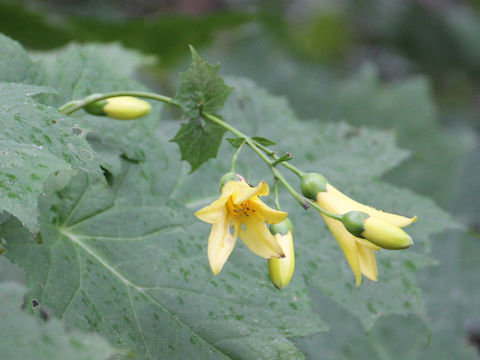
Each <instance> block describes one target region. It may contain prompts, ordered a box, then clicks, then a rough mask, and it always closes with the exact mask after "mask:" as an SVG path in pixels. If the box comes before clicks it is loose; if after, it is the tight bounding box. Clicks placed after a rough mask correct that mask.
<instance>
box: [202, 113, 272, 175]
mask: <svg viewBox="0 0 480 360" xmlns="http://www.w3.org/2000/svg"><path fill="white" fill-rule="evenodd" d="M202 115H203V116H204V117H206V118H207V119H208V120H210V121H213V122H214V123H216V124H217V125H220V126H221V127H223V128H224V129H225V130H228V131H230V132H231V133H232V134H233V135H235V136H237V137H239V138H244V139H245V143H246V144H247V145H248V146H250V148H251V149H252V150H253V151H255V152H256V153H257V155H258V156H260V158H261V159H262V160H263V161H264V162H265V163H267V165H268V166H270V164H271V162H270V159H269V158H268V157H267V156H266V155H265V154H264V153H263V152H262V151H261V150H260V149H259V148H258V147H257V145H256V144H255V142H254V141H253V140H252V139H250V137H249V136H247V135H245V134H244V133H242V132H241V131H240V130H237V129H235V128H234V127H233V126H231V125H230V124H227V123H226V122H225V121H223V120H222V119H219V118H218V117H216V116H215V115H212V114H209V113H207V112H202Z"/></svg>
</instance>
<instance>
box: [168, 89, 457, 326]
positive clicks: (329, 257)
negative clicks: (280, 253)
mask: <svg viewBox="0 0 480 360" xmlns="http://www.w3.org/2000/svg"><path fill="white" fill-rule="evenodd" d="M228 81H229V83H231V84H233V85H234V86H235V92H234V93H233V94H232V97H231V98H230V99H229V100H228V102H227V104H226V107H225V110H224V112H223V115H224V117H225V118H226V119H228V121H229V122H231V123H232V124H233V126H237V127H238V128H240V130H243V131H244V132H245V133H249V134H252V133H253V134H255V133H261V134H269V136H270V137H272V138H274V139H279V140H280V141H278V142H279V146H278V147H276V148H275V149H280V151H289V152H291V153H292V154H293V156H294V159H293V160H292V161H291V162H292V163H293V164H294V165H297V166H299V167H300V168H301V169H302V170H306V171H316V172H321V173H323V174H324V175H325V176H326V177H327V178H328V179H329V181H330V182H332V183H333V184H334V185H336V186H337V187H338V188H339V189H341V190H343V191H344V192H345V193H346V194H347V195H350V196H352V197H353V198H355V199H357V200H359V201H362V202H364V203H367V204H370V205H372V206H375V207H377V208H380V209H383V210H385V211H392V212H397V213H401V214H404V215H410V216H413V215H417V216H418V217H419V221H418V222H417V223H416V224H414V225H412V226H411V227H410V228H408V229H407V230H408V232H409V233H410V234H412V236H413V238H414V240H415V245H414V246H413V247H412V248H411V249H409V250H406V251H397V252H392V251H380V252H379V253H377V261H378V265H379V280H378V282H376V283H374V282H371V281H369V280H367V279H365V278H364V280H363V283H362V285H361V286H360V287H359V288H356V287H355V284H354V278H353V274H352V272H351V270H350V268H349V266H348V264H347V262H346V260H345V258H344V255H343V253H342V251H341V250H340V248H339V246H338V244H337V243H336V241H335V239H334V238H333V236H332V235H331V234H330V232H329V231H328V230H327V229H326V227H325V225H324V223H323V221H322V220H321V218H320V216H319V214H317V213H315V211H313V210H309V212H308V213H305V211H304V210H303V209H301V208H300V207H299V206H298V204H296V203H295V202H293V201H292V200H291V198H290V197H289V196H288V195H285V196H284V197H283V205H282V208H284V209H285V210H287V211H288V212H289V216H290V217H291V219H292V221H293V223H294V226H295V231H296V233H295V238H296V239H297V240H296V242H295V244H296V245H295V247H296V249H297V250H296V254H297V258H298V260H297V266H296V273H297V274H300V275H303V276H304V277H305V278H306V279H307V280H308V281H309V284H310V285H312V286H314V287H316V288H318V289H320V290H321V292H322V293H323V294H325V295H327V296H328V297H330V298H332V299H333V300H335V301H336V302H337V303H338V304H340V305H341V306H342V307H344V308H345V309H346V310H347V311H349V312H350V313H352V314H353V315H354V316H355V317H357V318H358V319H359V320H360V321H361V323H362V325H363V326H364V328H366V329H368V328H370V327H371V326H372V325H373V324H374V322H375V321H376V320H377V319H378V317H380V316H386V315H392V314H403V315H404V314H409V313H413V314H420V315H421V316H424V311H425V309H424V302H423V299H422V296H421V292H420V289H419V287H418V285H417V280H416V272H417V271H418V270H419V269H422V268H424V267H425V266H427V265H430V264H431V263H432V260H431V259H430V258H429V256H428V255H429V252H430V237H431V236H432V235H433V234H436V233H439V232H441V231H442V230H444V229H446V228H449V227H454V226H456V225H455V223H454V221H453V220H452V218H451V217H450V216H448V215H447V214H446V213H445V212H443V211H442V210H440V209H439V208H438V207H436V206H435V205H434V203H433V202H431V201H429V200H427V199H425V198H423V197H421V196H418V195H415V194H413V193H411V192H409V191H407V190H401V189H398V188H395V187H393V186H389V185H387V184H384V183H382V182H380V181H379V180H378V177H380V176H381V175H382V174H383V173H385V172H386V171H388V170H389V169H391V168H392V167H394V166H396V165H397V164H398V163H399V162H400V161H402V160H403V159H405V157H406V152H405V151H403V150H399V149H398V148H397V147H396V146H395V143H394V138H393V135H392V134H391V133H388V132H380V131H372V130H368V129H364V128H352V127H350V126H348V125H346V124H341V123H340V124H324V123H321V122H318V121H315V122H314V121H310V122H300V121H298V119H297V118H296V117H295V115H294V114H293V113H292V111H291V110H290V108H289V107H288V105H287V104H286V102H285V101H284V100H283V99H279V98H275V97H273V96H271V95H269V94H268V93H266V92H265V91H264V90H262V89H259V88H257V87H256V86H255V85H254V84H253V83H252V82H250V81H246V80H235V79H229V80H228ZM245 103H248V104H249V106H248V107H246V106H244V104H245ZM285 134H288V136H287V137H286V136H285ZM166 136H168V134H167V135H166ZM247 151H248V150H245V152H247ZM232 152H233V149H232V148H231V147H230V145H228V144H224V145H223V146H222V148H221V149H220V153H221V154H223V155H224V156H222V157H219V159H218V160H216V161H215V164H207V165H205V166H204V167H202V168H201V169H199V171H198V174H197V177H194V176H191V177H188V176H187V177H185V175H181V173H180V175H179V176H180V177H182V176H183V178H182V180H181V181H178V179H177V184H180V185H179V186H177V187H176V189H175V194H174V197H176V198H178V200H179V201H182V202H184V203H185V204H187V206H188V207H191V208H192V210H196V209H198V208H199V207H200V206H202V205H204V204H206V203H208V202H209V201H212V200H213V199H214V198H215V194H216V193H217V192H218V188H217V181H218V179H219V178H220V176H221V175H222V174H223V173H225V172H226V171H228V169H229V155H231V154H232ZM249 155H250V154H249ZM249 155H246V154H245V155H244V154H243V153H242V154H241V155H240V157H239V160H238V163H237V171H239V172H240V173H242V175H244V177H245V178H246V179H248V181H249V182H250V183H255V184H256V183H257V182H258V181H259V180H261V179H262V178H266V179H268V178H269V176H270V175H269V173H268V171H267V170H266V167H265V165H264V164H262V163H261V162H260V161H259V160H257V159H256V158H253V157H252V156H249ZM198 178H201V179H203V181H201V182H199V181H198ZM289 178H291V179H292V182H293V183H296V182H297V181H298V180H297V179H295V177H291V176H289ZM297 184H298V182H297ZM192 188H194V189H195V191H191V189H192ZM226 266H227V268H228V266H229V265H228V264H227V265H226ZM323 311H324V310H323ZM422 314H423V315H422Z"/></svg>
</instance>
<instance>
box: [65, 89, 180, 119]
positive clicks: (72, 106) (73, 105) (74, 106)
mask: <svg viewBox="0 0 480 360" xmlns="http://www.w3.org/2000/svg"><path fill="white" fill-rule="evenodd" d="M117 96H135V97H139V98H145V99H152V100H157V101H161V102H164V103H167V104H170V105H174V106H177V107H180V104H179V103H177V102H176V101H175V100H173V99H172V98H171V97H168V96H164V95H160V94H154V93H149V92H144V91H114V92H110V93H104V94H94V95H90V96H87V97H86V98H84V99H82V100H80V101H76V102H75V101H70V102H68V103H66V104H64V105H62V106H61V107H60V108H59V109H58V110H59V111H60V112H62V113H64V114H65V115H69V114H71V113H73V112H75V111H77V110H79V109H81V108H83V107H85V106H87V105H89V104H91V103H94V102H97V101H99V100H105V99H108V98H111V97H117Z"/></svg>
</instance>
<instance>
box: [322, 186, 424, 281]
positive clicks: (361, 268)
mask: <svg viewBox="0 0 480 360" xmlns="http://www.w3.org/2000/svg"><path fill="white" fill-rule="evenodd" d="M316 203H317V204H318V205H319V206H321V207H322V208H323V209H325V210H327V211H330V212H332V213H335V214H346V213H349V212H351V211H360V212H363V213H366V214H367V215H368V218H367V219H366V220H365V223H364V229H363V231H362V232H361V236H362V237H363V238H361V237H357V236H354V235H353V234H351V233H350V232H349V231H348V230H347V229H346V228H345V226H344V225H343V224H342V223H341V222H340V221H338V220H335V219H332V218H330V217H328V216H325V215H322V217H323V219H324V220H325V222H326V223H327V226H328V228H329V229H330V231H331V232H332V234H333V235H334V236H335V239H337V241H338V243H339V244H340V247H341V248H342V250H343V252H344V253H345V257H346V258H347V261H348V263H349V264H350V267H351V268H352V271H353V273H354V274H355V282H356V284H357V286H359V285H360V283H361V282H362V274H363V275H365V276H366V277H367V278H369V279H371V280H373V281H376V280H377V275H378V270H377V263H376V261H375V253H374V251H377V250H380V248H381V247H383V248H389V249H394V248H399V249H400V248H405V247H408V246H410V245H411V244H413V242H412V241H411V238H410V237H409V236H408V235H407V234H406V233H405V232H404V231H403V230H401V229H400V228H402V227H405V226H408V225H410V224H411V223H413V222H415V221H416V220H417V217H416V216H415V217H413V218H407V217H404V216H400V215H395V214H390V213H386V212H383V211H380V210H376V209H374V208H372V207H370V206H366V205H363V204H360V203H358V202H356V201H355V200H352V199H350V198H349V197H348V196H345V195H344V194H342V193H341V192H340V191H338V190H337V189H335V188H334V187H333V186H332V185H331V184H329V183H327V185H326V190H325V191H320V192H318V194H317V199H316ZM367 239H369V240H370V241H369V240H367ZM372 241H373V242H375V243H376V244H374V243H373V242H372ZM396 243H399V244H401V246H398V247H395V244H396ZM378 245H381V246H378Z"/></svg>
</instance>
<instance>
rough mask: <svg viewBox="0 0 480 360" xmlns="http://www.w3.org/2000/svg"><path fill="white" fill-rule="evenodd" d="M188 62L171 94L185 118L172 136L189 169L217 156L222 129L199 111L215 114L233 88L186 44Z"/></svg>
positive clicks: (215, 67) (217, 67)
mask: <svg viewBox="0 0 480 360" xmlns="http://www.w3.org/2000/svg"><path fill="white" fill-rule="evenodd" d="M190 51H191V53H192V64H191V65H190V67H189V69H188V70H187V71H186V72H185V73H183V74H181V78H182V81H181V83H180V87H179V90H178V92H177V95H176V96H175V101H177V102H178V103H179V104H180V107H181V108H182V111H183V117H184V118H186V119H188V122H187V123H186V124H182V127H181V128H180V130H179V131H178V133H177V134H176V135H175V137H173V138H172V140H171V141H173V142H176V143H177V144H178V146H179V147H180V152H181V154H182V160H186V161H188V162H189V163H190V166H191V172H193V171H195V170H196V169H197V168H198V167H199V166H200V165H201V164H203V163H204V162H205V161H207V160H208V159H210V158H214V157H216V156H217V151H218V148H219V146H220V143H221V142H222V137H223V134H224V133H225V130H224V129H223V128H222V127H220V126H218V125H217V124H215V123H213V122H212V121H211V120H209V119H207V118H204V117H202V116H201V111H205V112H208V113H215V112H216V111H218V110H219V109H221V108H222V107H223V104H224V103H225V100H227V97H228V95H229V94H230V92H231V91H232V90H233V88H231V87H229V86H227V85H225V82H224V81H223V79H222V78H221V77H220V75H219V74H218V70H219V68H220V66H219V65H216V66H212V65H210V64H209V63H207V62H206V61H205V60H203V59H202V58H201V57H200V56H199V55H198V54H197V52H196V51H195V49H194V48H193V47H190Z"/></svg>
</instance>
